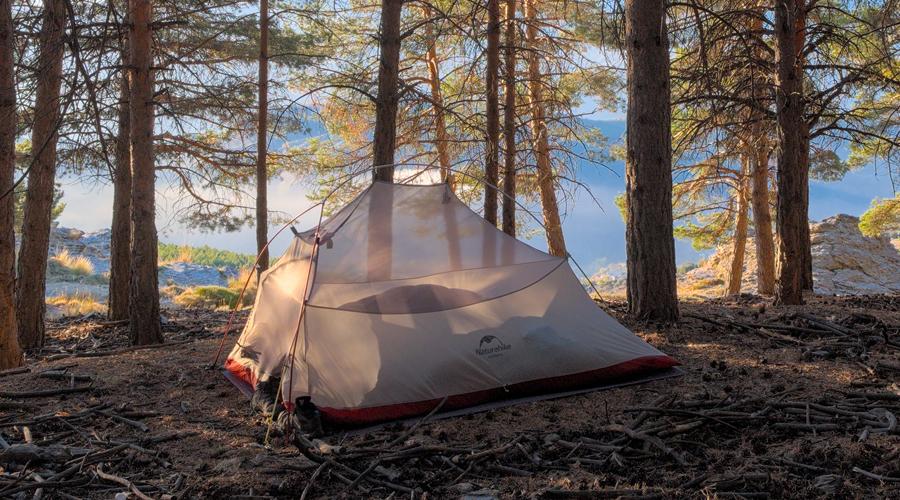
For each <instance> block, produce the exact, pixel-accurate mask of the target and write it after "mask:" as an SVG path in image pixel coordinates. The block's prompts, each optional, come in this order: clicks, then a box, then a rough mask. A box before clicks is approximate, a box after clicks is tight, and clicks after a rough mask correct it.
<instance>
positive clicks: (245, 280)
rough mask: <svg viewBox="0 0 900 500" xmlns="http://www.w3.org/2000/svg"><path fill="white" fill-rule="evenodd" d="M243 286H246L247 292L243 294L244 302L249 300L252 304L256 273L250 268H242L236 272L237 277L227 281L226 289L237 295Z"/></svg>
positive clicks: (254, 293) (254, 296)
mask: <svg viewBox="0 0 900 500" xmlns="http://www.w3.org/2000/svg"><path fill="white" fill-rule="evenodd" d="M244 284H246V285H247V290H246V291H245V292H244V302H247V301H248V300H249V302H250V304H252V303H253V299H254V298H256V285H257V279H256V271H255V270H254V269H253V268H250V267H242V268H241V269H240V270H239V271H238V275H237V276H235V277H234V278H229V280H228V288H230V289H232V290H234V291H236V292H237V293H239V294H240V293H241V290H243V288H244Z"/></svg>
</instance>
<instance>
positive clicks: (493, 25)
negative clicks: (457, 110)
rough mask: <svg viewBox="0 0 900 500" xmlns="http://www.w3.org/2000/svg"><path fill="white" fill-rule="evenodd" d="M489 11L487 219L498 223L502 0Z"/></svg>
mask: <svg viewBox="0 0 900 500" xmlns="http://www.w3.org/2000/svg"><path fill="white" fill-rule="evenodd" d="M487 12H488V25H487V54H486V60H487V67H486V76H485V83H486V87H487V88H486V90H485V98H486V99H485V101H486V103H487V104H486V106H487V107H486V109H485V117H486V122H487V123H486V128H487V140H486V144H485V149H486V153H487V158H486V160H485V164H484V180H485V183H484V218H485V220H487V221H488V222H490V223H491V224H493V225H495V226H496V225H497V185H498V184H499V183H500V83H499V82H500V0H487Z"/></svg>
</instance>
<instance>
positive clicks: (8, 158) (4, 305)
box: [0, 0, 22, 370]
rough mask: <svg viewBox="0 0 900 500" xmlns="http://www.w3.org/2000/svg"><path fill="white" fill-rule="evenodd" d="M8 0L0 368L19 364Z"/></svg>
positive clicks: (1, 34) (2, 48)
mask: <svg viewBox="0 0 900 500" xmlns="http://www.w3.org/2000/svg"><path fill="white" fill-rule="evenodd" d="M14 47H15V31H14V30H13V21H12V0H0V370H5V369H7V368H15V367H17V366H21V365H22V350H21V349H20V348H19V338H18V335H17V333H16V303H15V286H16V285H15V284H16V235H15V222H14V219H15V196H14V195H13V184H14V183H15V175H16V174H15V172H16V82H15V74H14V69H13V68H14V66H13V63H14V62H15V54H14Z"/></svg>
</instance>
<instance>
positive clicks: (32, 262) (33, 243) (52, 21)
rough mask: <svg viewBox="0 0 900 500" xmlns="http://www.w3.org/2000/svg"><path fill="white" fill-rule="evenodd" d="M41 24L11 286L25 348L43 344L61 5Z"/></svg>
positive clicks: (51, 3) (57, 1) (54, 1)
mask: <svg viewBox="0 0 900 500" xmlns="http://www.w3.org/2000/svg"><path fill="white" fill-rule="evenodd" d="M43 18H44V19H43V24H42V26H41V36H40V39H41V46H40V54H39V55H38V68H39V70H38V75H37V93H36V96H35V103H34V126H33V127H32V130H31V157H32V161H31V170H30V171H29V172H28V189H27V192H26V195H25V217H24V220H23V223H22V246H21V248H20V250H19V263H18V281H17V283H16V322H17V324H18V330H19V341H20V342H21V344H22V347H25V348H34V347H40V346H42V345H43V344H44V310H45V304H44V294H45V290H46V285H47V283H46V278H47V252H48V250H49V246H50V222H51V213H52V210H53V188H54V182H55V180H56V143H57V140H58V139H59V136H58V127H59V116H60V102H59V101H60V100H59V92H60V84H61V83H62V63H63V52H64V50H63V44H64V43H65V42H64V40H63V35H64V34H65V26H66V7H65V1H64V0H45V1H44V12H43Z"/></svg>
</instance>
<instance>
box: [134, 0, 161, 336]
mask: <svg viewBox="0 0 900 500" xmlns="http://www.w3.org/2000/svg"><path fill="white" fill-rule="evenodd" d="M129 6H130V8H129V11H130V17H131V30H130V33H129V46H130V49H131V64H130V66H131V71H132V73H131V153H132V168H133V185H132V191H131V209H132V210H131V223H132V228H133V232H134V233H133V237H132V243H131V307H130V308H129V319H130V320H131V324H130V327H131V332H130V333H131V343H132V344H134V345H146V344H158V343H161V342H162V341H163V336H162V331H161V329H160V324H159V284H158V280H157V260H158V256H157V252H158V248H157V245H158V242H157V235H156V201H155V182H156V172H155V169H154V153H153V123H154V118H155V116H154V106H153V74H152V70H151V67H152V65H153V55H152V51H151V50H152V49H151V46H152V37H153V35H152V31H151V19H152V10H153V9H152V5H151V1H150V0H130V3H129Z"/></svg>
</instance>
